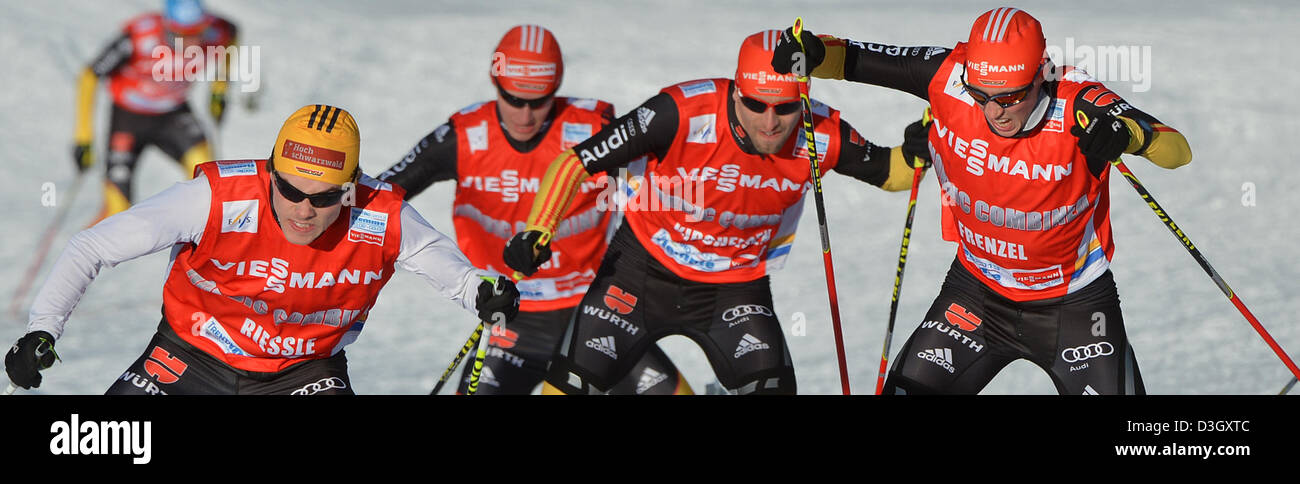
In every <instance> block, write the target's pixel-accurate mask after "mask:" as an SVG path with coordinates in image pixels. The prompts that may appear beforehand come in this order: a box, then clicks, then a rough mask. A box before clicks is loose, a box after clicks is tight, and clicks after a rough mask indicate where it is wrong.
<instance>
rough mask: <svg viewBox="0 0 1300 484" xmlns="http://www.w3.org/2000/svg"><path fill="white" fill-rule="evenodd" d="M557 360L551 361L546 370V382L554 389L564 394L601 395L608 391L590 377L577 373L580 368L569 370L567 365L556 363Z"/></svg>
mask: <svg viewBox="0 0 1300 484" xmlns="http://www.w3.org/2000/svg"><path fill="white" fill-rule="evenodd" d="M558 361H559V360H556V361H552V362H551V368H550V369H549V370H548V371H547V372H546V383H548V384H550V385H551V386H553V387H555V389H556V390H559V391H561V392H563V393H564V394H565V395H603V394H605V393H606V392H607V391H608V390H601V389H599V388H597V386H596V384H595V382H593V381H592V379H591V378H590V377H584V376H582V375H579V372H580V370H577V369H573V370H570V369H569V367H568V366H567V365H562V364H556V363H558Z"/></svg>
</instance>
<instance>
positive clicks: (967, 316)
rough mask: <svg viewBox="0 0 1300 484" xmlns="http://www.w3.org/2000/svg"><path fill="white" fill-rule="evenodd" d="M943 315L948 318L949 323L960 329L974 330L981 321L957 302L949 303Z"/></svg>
mask: <svg viewBox="0 0 1300 484" xmlns="http://www.w3.org/2000/svg"><path fill="white" fill-rule="evenodd" d="M943 316H944V317H945V318H948V322H949V323H952V325H953V326H956V327H958V328H961V329H962V331H975V328H978V327H979V326H980V323H981V322H983V320H982V319H980V318H978V317H976V316H975V315H974V314H971V313H970V311H967V310H966V308H964V307H962V306H961V305H960V304H957V303H952V304H951V305H949V306H948V311H947V312H945V313H944V314H943Z"/></svg>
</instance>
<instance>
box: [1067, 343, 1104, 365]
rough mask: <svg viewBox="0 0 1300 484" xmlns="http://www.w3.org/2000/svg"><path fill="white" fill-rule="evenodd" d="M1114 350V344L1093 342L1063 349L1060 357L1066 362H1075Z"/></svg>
mask: <svg viewBox="0 0 1300 484" xmlns="http://www.w3.org/2000/svg"><path fill="white" fill-rule="evenodd" d="M1114 352H1115V347H1114V346H1111V345H1110V343H1107V342H1105V341H1102V342H1100V343H1093V344H1090V345H1085V346H1077V347H1074V348H1066V349H1065V350H1064V351H1061V359H1063V360H1065V362H1066V363H1077V362H1080V361H1083V360H1086V359H1089V358H1096V357H1098V356H1108V355H1110V354H1112V353H1114Z"/></svg>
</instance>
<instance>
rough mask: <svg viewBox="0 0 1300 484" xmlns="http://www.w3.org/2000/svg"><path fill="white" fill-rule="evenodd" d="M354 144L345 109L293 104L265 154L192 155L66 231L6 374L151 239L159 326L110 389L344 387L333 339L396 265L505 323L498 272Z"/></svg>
mask: <svg viewBox="0 0 1300 484" xmlns="http://www.w3.org/2000/svg"><path fill="white" fill-rule="evenodd" d="M360 148H361V140H360V133H359V131H358V129H357V124H356V121H355V120H353V118H352V115H351V114H349V113H348V112H347V111H344V110H343V109H340V108H337V107H333V106H327V105H321V104H317V105H315V106H305V107H303V108H301V109H299V110H298V111H296V112H294V113H293V115H292V116H290V117H289V119H288V120H287V121H285V123H284V126H283V127H282V128H281V129H280V134H279V136H278V137H277V139H276V141H275V146H274V150H273V151H272V152H271V156H270V158H268V159H266V160H239V161H217V162H212V163H203V164H201V165H199V166H198V168H197V172H196V174H195V178H194V179H192V180H190V181H187V182H183V183H178V184H176V185H174V186H172V187H171V188H168V189H167V190H165V191H163V192H161V193H159V194H157V195H155V196H153V197H150V198H148V199H146V200H144V201H142V202H141V203H139V204H137V205H135V206H134V207H131V208H130V209H128V210H126V211H124V212H122V213H119V214H117V215H115V216H112V217H109V218H107V219H105V220H104V221H103V222H101V223H99V224H98V225H95V226H94V227H91V228H89V229H87V230H84V231H82V232H80V233H78V234H77V235H75V236H74V237H73V238H72V239H71V240H70V241H69V242H68V246H67V248H66V249H65V250H64V252H63V254H62V256H61V257H60V258H59V259H58V261H56V262H55V264H54V267H53V269H52V270H51V273H50V276H49V279H48V281H47V282H46V283H45V285H44V286H43V287H42V288H41V289H40V292H38V293H37V295H36V301H35V302H34V303H33V305H32V310H31V316H30V322H29V323H28V326H27V328H28V331H29V333H27V335H25V336H23V337H22V338H21V339H19V340H18V342H17V343H15V344H14V346H13V347H12V348H11V349H10V350H9V352H8V354H6V355H5V370H6V372H7V373H8V374H9V379H10V381H11V382H13V384H15V385H17V386H20V387H22V388H29V387H35V386H39V385H40V383H41V375H40V373H39V372H40V370H43V369H45V368H48V367H49V366H50V365H51V364H53V362H54V360H55V358H56V356H55V353H54V348H53V346H54V342H55V339H56V338H58V337H60V336H62V335H63V331H64V325H65V324H66V322H67V319H68V317H69V315H70V314H71V313H72V310H73V308H74V307H75V306H76V304H77V301H78V300H79V299H80V298H81V295H82V294H83V293H84V292H85V290H86V288H87V286H89V285H90V283H91V281H92V280H93V279H94V277H95V276H96V275H97V274H98V273H99V271H100V269H102V268H103V267H104V266H110V267H111V266H115V265H117V264H118V263H121V262H125V261H127V260H131V259H134V258H136V257H140V256H142V255H145V254H150V253H153V252H157V251H160V250H164V249H171V250H172V252H171V254H172V255H171V262H170V263H169V266H168V271H167V280H166V282H165V283H164V285H163V311H162V312H163V319H162V322H161V323H160V324H159V326H158V332H157V334H155V335H154V337H153V340H152V341H150V342H149V345H148V346H147V347H146V349H145V351H144V353H143V354H142V355H140V358H139V359H138V360H136V361H135V363H133V364H132V365H131V366H130V367H129V368H128V369H127V371H126V372H125V373H123V374H122V376H121V377H120V378H118V379H117V381H116V382H114V383H113V385H112V386H111V387H109V389H108V393H109V394H282V395H290V394H292V395H306V394H351V393H353V390H352V385H351V383H350V381H349V379H348V372H347V359H346V357H345V355H344V351H343V348H344V347H345V346H347V345H348V344H350V343H352V342H353V341H354V340H356V338H357V336H358V335H359V334H360V332H361V329H362V327H363V326H364V325H365V323H366V319H367V316H368V315H369V312H370V310H371V308H373V307H374V304H375V300H376V298H377V297H378V296H379V291H380V289H381V288H382V287H383V286H384V284H385V283H387V282H388V280H389V278H390V277H392V275H393V270H394V268H395V267H401V268H403V269H407V270H410V271H412V272H414V273H416V274H419V275H420V276H421V277H423V278H424V279H425V280H426V281H428V282H429V284H430V285H432V286H433V288H434V290H435V292H436V293H437V294H439V295H441V296H442V297H446V298H449V299H451V300H453V301H456V302H458V303H460V304H461V306H463V307H464V308H465V309H467V310H469V311H470V312H471V313H474V314H477V315H478V317H479V318H481V319H484V320H488V321H503V320H509V319H510V318H512V317H514V314H515V312H516V311H517V310H518V305H519V293H518V291H516V290H515V288H514V284H513V283H512V282H510V280H509V278H507V277H505V276H502V275H495V276H493V275H492V273H490V272H487V271H482V270H479V269H476V268H474V267H473V266H472V265H470V263H469V261H468V260H467V259H466V258H465V256H464V255H463V254H462V253H461V252H460V250H458V249H457V248H456V245H455V243H454V242H452V241H451V239H449V238H447V237H445V236H443V235H442V234H441V233H439V232H438V231H437V230H435V229H434V228H433V227H432V226H430V225H429V224H428V222H425V220H424V219H423V218H421V216H420V214H419V213H417V212H416V211H415V209H413V208H411V206H410V205H408V204H407V203H406V202H404V201H403V200H402V189H401V188H395V187H393V186H392V185H391V184H388V183H384V182H380V181H378V180H375V179H373V178H370V177H368V176H366V175H364V174H362V173H361V170H360V168H359V166H358V154H359V153H360ZM102 323H104V324H108V323H109V322H108V321H103V322H102Z"/></svg>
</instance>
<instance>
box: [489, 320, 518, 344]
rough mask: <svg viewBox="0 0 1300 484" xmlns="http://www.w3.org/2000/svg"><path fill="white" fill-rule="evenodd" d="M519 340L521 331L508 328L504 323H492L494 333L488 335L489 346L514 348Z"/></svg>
mask: <svg viewBox="0 0 1300 484" xmlns="http://www.w3.org/2000/svg"><path fill="white" fill-rule="evenodd" d="M517 342H519V333H516V332H514V331H511V330H509V329H506V327H505V325H504V324H494V325H492V334H491V336H488V346H496V347H497V348H506V349H509V348H514V347H515V343H517Z"/></svg>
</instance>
